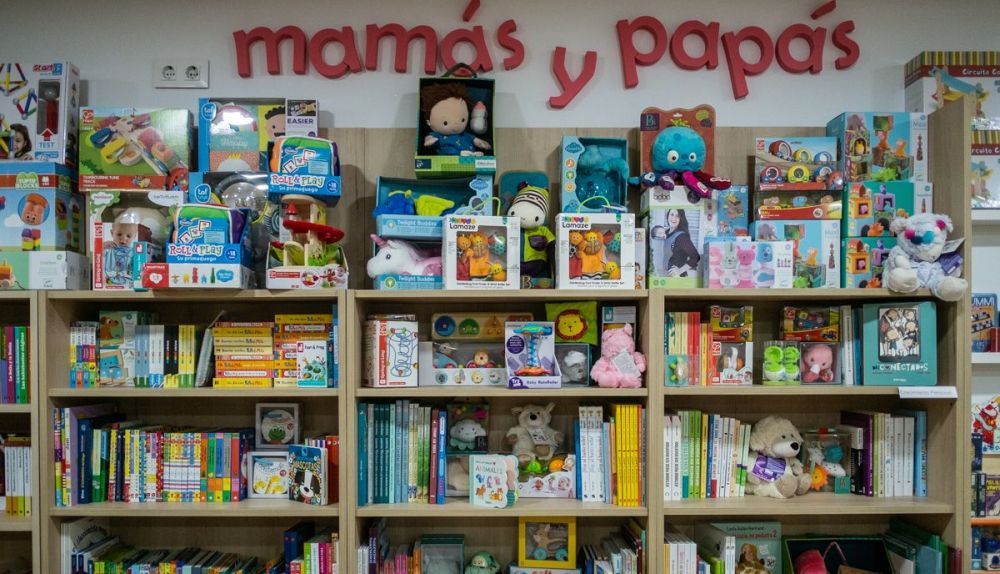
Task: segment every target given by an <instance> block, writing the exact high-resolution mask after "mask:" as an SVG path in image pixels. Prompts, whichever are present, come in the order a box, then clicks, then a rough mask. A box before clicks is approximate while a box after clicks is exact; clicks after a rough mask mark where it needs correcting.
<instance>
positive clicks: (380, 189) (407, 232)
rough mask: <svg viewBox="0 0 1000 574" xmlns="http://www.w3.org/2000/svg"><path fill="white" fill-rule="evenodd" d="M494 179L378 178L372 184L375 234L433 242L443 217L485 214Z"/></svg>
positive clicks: (437, 237)
mask: <svg viewBox="0 0 1000 574" xmlns="http://www.w3.org/2000/svg"><path fill="white" fill-rule="evenodd" d="M492 195H493V177H492V176H491V175H488V174H485V175H477V176H474V177H468V178H462V179H442V180H426V179H424V180H420V179H404V178H399V177H381V176H380V177H379V178H378V179H377V180H376V181H375V211H374V215H375V233H376V234H378V235H379V237H383V238H386V239H409V240H414V241H421V240H435V241H438V242H440V239H441V237H442V236H443V231H442V229H443V217H444V216H445V215H451V214H453V213H456V214H470V215H487V214H488V212H489V211H490V210H491V209H492V205H491V197H492Z"/></svg>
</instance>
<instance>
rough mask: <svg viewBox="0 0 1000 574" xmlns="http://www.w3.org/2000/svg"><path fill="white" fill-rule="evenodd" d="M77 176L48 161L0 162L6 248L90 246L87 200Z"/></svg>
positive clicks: (2, 244) (0, 232)
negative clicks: (87, 241) (80, 192)
mask: <svg viewBox="0 0 1000 574" xmlns="http://www.w3.org/2000/svg"><path fill="white" fill-rule="evenodd" d="M74 181H75V174H74V173H73V171H72V170H70V169H69V168H67V167H65V166H63V165H62V164H57V163H48V162H0V217H2V221H3V225H2V226H0V251H76V252H81V253H83V252H86V249H85V248H84V244H85V239H84V234H85V227H84V220H85V214H84V209H85V206H84V199H83V197H82V196H80V195H77V194H75V193H73V192H72V190H73V189H74V188H75V185H74Z"/></svg>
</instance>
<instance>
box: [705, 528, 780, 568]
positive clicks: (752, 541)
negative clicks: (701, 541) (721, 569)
mask: <svg viewBox="0 0 1000 574" xmlns="http://www.w3.org/2000/svg"><path fill="white" fill-rule="evenodd" d="M711 525H712V526H713V527H715V528H717V529H719V530H721V531H722V532H724V533H726V534H727V535H729V536H732V537H733V539H734V542H735V545H734V547H735V558H736V564H735V571H736V572H759V573H763V572H768V573H770V574H781V523H780V522H713V523H712V524H711ZM727 572H729V570H728V569H727Z"/></svg>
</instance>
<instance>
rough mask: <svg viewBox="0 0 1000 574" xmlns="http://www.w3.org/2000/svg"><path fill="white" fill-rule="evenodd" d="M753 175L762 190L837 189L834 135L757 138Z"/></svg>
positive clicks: (840, 185) (838, 175) (839, 186)
mask: <svg viewBox="0 0 1000 574" xmlns="http://www.w3.org/2000/svg"><path fill="white" fill-rule="evenodd" d="M756 147H757V149H756V154H755V155H754V175H755V177H756V178H757V189H759V190H761V191H775V190H787V191H809V190H813V191H815V190H837V189H843V188H844V176H843V173H841V172H839V171H838V170H837V138H835V137H803V138H757V146H756Z"/></svg>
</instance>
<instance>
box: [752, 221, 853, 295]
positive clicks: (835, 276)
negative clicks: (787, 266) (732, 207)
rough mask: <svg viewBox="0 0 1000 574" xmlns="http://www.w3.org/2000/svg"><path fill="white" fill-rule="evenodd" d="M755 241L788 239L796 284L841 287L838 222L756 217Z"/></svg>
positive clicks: (754, 224) (801, 285) (800, 285)
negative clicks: (757, 219)
mask: <svg viewBox="0 0 1000 574" xmlns="http://www.w3.org/2000/svg"><path fill="white" fill-rule="evenodd" d="M753 233H754V238H755V239H756V240H757V241H791V242H792V244H793V246H794V251H793V254H794V278H793V280H792V284H793V286H794V287H796V288H815V287H833V288H836V287H840V222H839V221H830V220H789V221H755V222H754V223H753Z"/></svg>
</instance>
